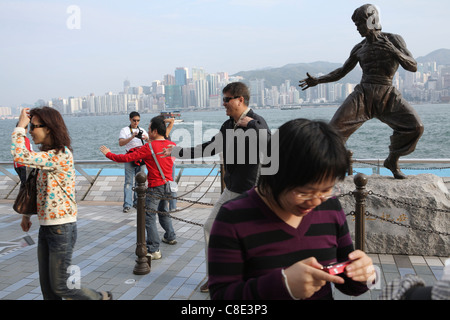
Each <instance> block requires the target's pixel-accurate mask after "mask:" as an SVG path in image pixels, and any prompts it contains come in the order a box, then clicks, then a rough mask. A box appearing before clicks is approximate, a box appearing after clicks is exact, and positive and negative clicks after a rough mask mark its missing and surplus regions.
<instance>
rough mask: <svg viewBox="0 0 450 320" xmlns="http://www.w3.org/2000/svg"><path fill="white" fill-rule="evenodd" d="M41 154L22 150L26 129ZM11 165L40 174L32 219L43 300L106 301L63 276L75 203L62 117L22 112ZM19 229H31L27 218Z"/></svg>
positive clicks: (53, 112)
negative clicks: (35, 223) (35, 220)
mask: <svg viewBox="0 0 450 320" xmlns="http://www.w3.org/2000/svg"><path fill="white" fill-rule="evenodd" d="M28 124H29V125H30V134H31V137H32V139H33V141H34V143H35V144H36V145H40V147H39V149H40V151H41V152H34V151H29V150H28V149H27V148H26V146H25V129H24V128H25V127H27V126H28ZM11 154H12V155H13V157H14V161H15V162H17V163H20V164H22V165H25V166H27V167H32V168H37V169H39V173H38V176H37V182H36V183H37V211H38V212H37V216H38V220H39V224H40V229H39V240H38V261H39V280H40V284H41V290H42V294H43V296H44V299H46V300H60V299H62V298H65V299H76V300H109V299H111V298H112V295H111V293H109V292H97V291H94V290H92V289H88V288H83V287H81V286H80V284H79V283H74V284H73V283H69V282H68V281H67V279H68V277H69V275H70V274H69V273H68V271H69V270H70V267H71V260H72V253H73V248H74V246H75V241H76V238H77V225H76V221H77V204H76V202H75V168H74V162H73V155H72V150H71V140H70V136H69V132H68V130H67V127H66V125H65V123H64V120H63V118H62V116H61V114H60V113H59V112H58V111H57V110H56V109H53V108H50V107H43V108H35V109H31V110H30V109H29V108H25V109H23V110H22V112H21V114H20V118H19V123H18V126H17V127H16V128H15V129H14V131H13V134H12V144H11ZM21 227H22V229H23V230H24V231H25V232H27V231H28V230H29V229H30V227H31V216H30V215H23V216H22V222H21Z"/></svg>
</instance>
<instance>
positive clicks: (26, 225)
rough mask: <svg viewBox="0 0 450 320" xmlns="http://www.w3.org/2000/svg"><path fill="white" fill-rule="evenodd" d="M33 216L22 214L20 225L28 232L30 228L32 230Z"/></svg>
mask: <svg viewBox="0 0 450 320" xmlns="http://www.w3.org/2000/svg"><path fill="white" fill-rule="evenodd" d="M31 225H32V223H31V218H30V217H29V216H26V215H23V216H22V221H21V222H20V226H21V227H22V230H23V231H24V232H28V230H30V228H31Z"/></svg>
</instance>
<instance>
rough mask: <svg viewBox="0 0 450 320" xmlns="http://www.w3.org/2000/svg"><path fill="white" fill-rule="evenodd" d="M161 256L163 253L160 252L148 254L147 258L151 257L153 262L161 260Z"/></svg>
mask: <svg viewBox="0 0 450 320" xmlns="http://www.w3.org/2000/svg"><path fill="white" fill-rule="evenodd" d="M161 256H162V255H161V251H160V250H158V251H155V252H150V253H147V257H151V259H152V260H158V259H161Z"/></svg>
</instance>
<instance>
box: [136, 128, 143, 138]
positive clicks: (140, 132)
mask: <svg viewBox="0 0 450 320" xmlns="http://www.w3.org/2000/svg"><path fill="white" fill-rule="evenodd" d="M143 133H144V131H142V130H141V129H139V132H138V133H137V135H135V136H134V137H135V138H138V139H142V134H143Z"/></svg>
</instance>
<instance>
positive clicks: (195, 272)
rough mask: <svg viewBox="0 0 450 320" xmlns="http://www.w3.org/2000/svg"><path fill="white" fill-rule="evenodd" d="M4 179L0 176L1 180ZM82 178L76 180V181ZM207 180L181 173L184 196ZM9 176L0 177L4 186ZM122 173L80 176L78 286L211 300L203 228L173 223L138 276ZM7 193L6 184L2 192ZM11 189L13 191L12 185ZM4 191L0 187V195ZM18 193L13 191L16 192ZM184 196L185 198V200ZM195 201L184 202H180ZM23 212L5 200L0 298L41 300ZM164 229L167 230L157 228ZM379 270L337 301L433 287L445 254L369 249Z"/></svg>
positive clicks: (199, 216) (199, 208)
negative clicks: (414, 281)
mask: <svg viewBox="0 0 450 320" xmlns="http://www.w3.org/2000/svg"><path fill="white" fill-rule="evenodd" d="M1 178H2V177H0V180H1ZM77 179H78V178H77ZM203 179H204V178H203V177H183V178H182V179H181V180H180V192H179V193H180V194H183V193H184V192H185V190H191V189H192V188H194V186H196V185H198V183H199V181H201V180H203ZM208 179H211V180H210V181H209V183H205V184H204V185H202V186H201V187H199V188H198V190H196V192H197V193H196V194H191V195H190V197H191V198H192V199H198V198H200V196H201V195H202V194H203V192H204V191H206V189H207V188H208V187H209V184H210V183H211V182H212V179H213V178H208ZM5 184H7V183H6V180H4V181H0V186H4V185H5ZM122 187H123V177H117V176H116V177H114V176H105V177H102V176H99V177H98V181H97V182H96V184H95V185H94V186H93V187H92V188H89V186H88V185H86V184H84V183H83V178H79V180H77V199H80V198H81V197H83V198H84V200H79V219H78V240H77V244H76V247H75V252H74V255H73V261H72V263H73V264H74V265H75V266H77V267H79V268H80V271H81V284H82V285H84V286H87V287H90V288H93V289H96V290H109V291H112V292H113V294H114V298H115V299H118V300H209V296H208V294H205V293H201V292H200V291H199V286H200V285H201V284H202V283H203V281H204V280H205V278H206V267H205V253H204V241H203V230H202V228H201V226H198V225H195V224H189V223H186V222H182V221H179V220H173V225H174V228H175V231H176V234H177V240H178V243H177V244H176V245H173V246H172V245H168V244H164V243H162V244H161V251H162V254H163V258H162V259H160V260H156V261H152V264H151V272H150V273H149V274H147V275H134V274H133V268H134V266H135V258H136V255H135V243H136V211H135V210H134V209H133V210H131V211H130V212H129V213H128V214H124V213H123V212H122V204H121V202H118V201H121V197H122V193H121V189H122ZM211 187H212V188H214V189H210V190H209V191H210V192H208V194H207V195H206V196H204V197H203V198H202V199H201V200H200V201H202V202H205V203H210V204H211V203H214V201H215V199H217V197H218V195H219V192H220V183H219V182H217V181H216V182H214V183H213V185H212V186H211ZM2 190H5V189H2ZM9 190H11V189H9ZM1 192H3V191H0V193H1ZM13 194H14V192H11V195H10V197H9V199H11V197H13ZM185 198H186V197H185ZM183 206H190V204H189V203H183V202H180V203H179V207H180V208H181V207H183ZM210 210H211V205H206V204H205V205H198V204H196V205H192V206H190V207H189V208H186V209H185V210H183V211H181V212H178V213H175V214H174V216H175V217H180V218H183V219H186V220H189V221H192V222H196V223H198V224H202V223H203V222H204V221H205V219H206V217H207V216H208V214H209V212H210ZM33 222H34V224H33V226H32V228H31V230H30V232H29V235H30V236H31V237H32V238H33V239H34V241H35V242H37V233H38V222H37V221H36V219H35V218H33ZM19 223H20V217H19V215H18V214H16V213H15V212H14V211H13V210H12V200H0V300H41V299H42V294H41V292H40V287H39V279H38V268H37V258H36V244H34V245H28V246H21V244H22V243H23V240H22V238H23V237H24V236H25V234H24V233H23V232H22V231H21V229H20V226H19ZM160 230H162V229H160ZM370 256H371V257H372V259H373V261H374V263H375V266H376V267H377V269H378V270H379V271H380V274H381V281H380V283H378V284H376V285H375V287H374V288H373V289H372V290H370V291H368V292H366V293H365V294H364V295H362V296H360V297H356V298H350V297H348V296H345V295H343V294H342V293H340V292H339V291H337V290H336V291H335V298H336V299H337V300H348V299H354V300H374V299H377V297H378V296H379V294H380V292H381V291H380V289H379V288H382V287H383V286H384V285H385V284H386V282H390V281H392V280H393V279H395V278H397V277H401V276H404V275H406V274H411V273H412V274H416V275H418V276H420V277H421V278H422V279H423V280H424V281H425V282H426V284H427V285H432V284H433V283H434V282H435V281H436V280H437V279H440V278H441V276H442V270H443V263H444V261H445V259H446V258H447V257H427V256H403V255H385V254H371V255H370Z"/></svg>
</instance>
